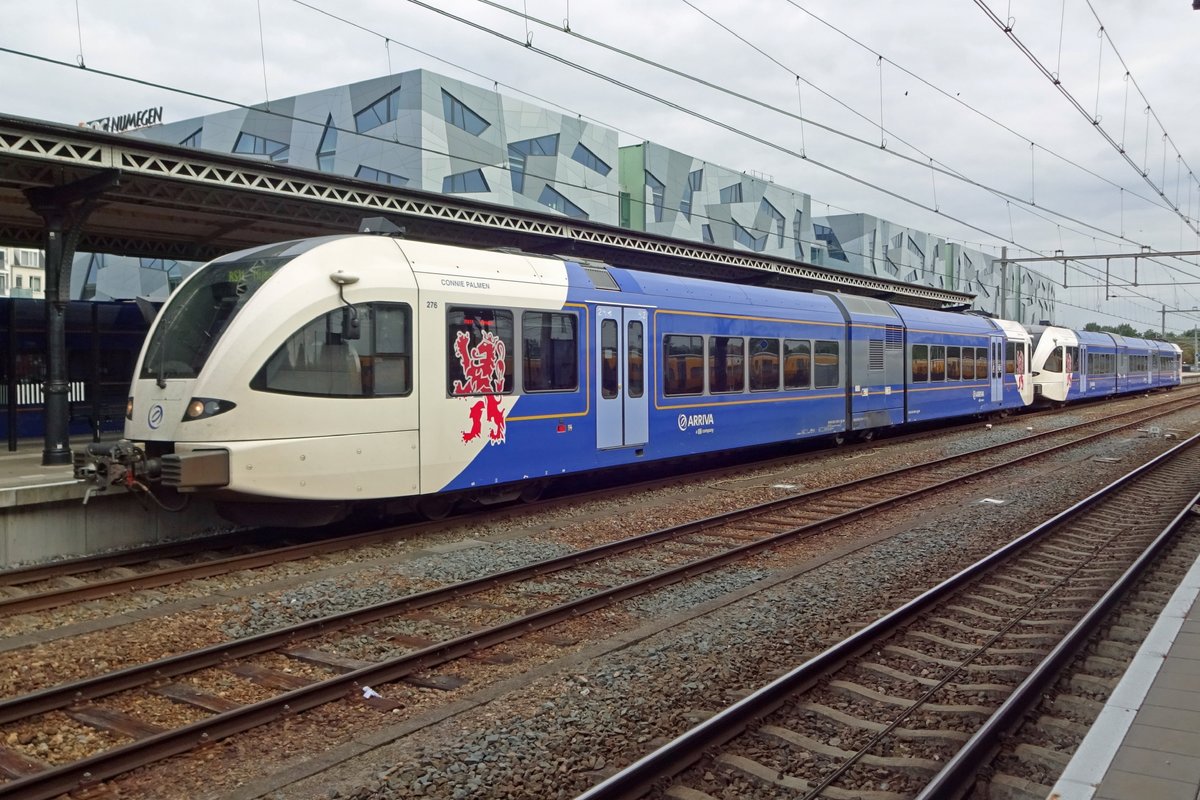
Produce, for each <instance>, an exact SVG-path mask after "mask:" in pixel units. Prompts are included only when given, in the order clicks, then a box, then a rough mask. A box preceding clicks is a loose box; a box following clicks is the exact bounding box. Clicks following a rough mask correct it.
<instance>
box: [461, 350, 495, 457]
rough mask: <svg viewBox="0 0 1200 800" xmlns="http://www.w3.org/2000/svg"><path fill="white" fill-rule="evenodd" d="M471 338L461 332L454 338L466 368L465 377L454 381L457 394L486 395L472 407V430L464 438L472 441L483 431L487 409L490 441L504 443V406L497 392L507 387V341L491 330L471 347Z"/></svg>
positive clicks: (490, 442)
mask: <svg viewBox="0 0 1200 800" xmlns="http://www.w3.org/2000/svg"><path fill="white" fill-rule="evenodd" d="M470 344H471V337H470V335H469V334H468V333H467V332H466V331H459V332H458V333H457V334H456V335H455V337H454V352H455V354H457V355H458V363H459V366H461V367H462V371H463V380H461V381H460V380H457V379H456V380H455V381H454V394H456V395H471V394H483V395H484V397H483V398H482V399H481V400H479V401H478V402H477V403H475V404H474V405H472V406H471V412H470V416H471V429H470V430H469V431H463V435H462V439H463V441H464V442H469V441H471V440H473V439H476V438H478V437H479V435H480V434H481V433H482V432H483V418H484V410H485V409H486V411H487V421H488V423H490V424H491V426H492V429H491V431H490V432H489V433H488V442H489V444H502V443H503V442H504V429H505V424H504V409H502V408H501V407H500V399H499V398H498V397H497V395H496V393H497V392H500V391H502V390H503V389H504V342H503V340H501V339H500V337H499V336H497V335H496V334H494V333H492V332H491V331H484V333H483V338H482V339H481V340H480V342H479V344H477V345H475V346H474V347H471V346H470Z"/></svg>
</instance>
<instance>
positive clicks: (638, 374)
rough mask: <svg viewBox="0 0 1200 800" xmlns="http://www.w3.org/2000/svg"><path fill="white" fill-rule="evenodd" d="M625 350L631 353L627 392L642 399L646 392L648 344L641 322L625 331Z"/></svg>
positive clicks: (631, 325)
mask: <svg viewBox="0 0 1200 800" xmlns="http://www.w3.org/2000/svg"><path fill="white" fill-rule="evenodd" d="M625 348H626V350H628V351H629V352H628V354H627V355H628V372H629V377H628V379H627V380H626V384H625V386H626V391H627V392H628V393H629V396H630V397H641V396H642V395H643V394H644V393H645V391H646V366H645V357H646V343H645V332H644V331H643V325H642V322H641V320H633V321H631V322H630V323H629V325H628V329H627V330H626V331H625Z"/></svg>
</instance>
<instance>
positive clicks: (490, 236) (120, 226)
mask: <svg viewBox="0 0 1200 800" xmlns="http://www.w3.org/2000/svg"><path fill="white" fill-rule="evenodd" d="M106 170H114V171H116V172H117V173H118V182H117V184H116V185H115V186H113V187H112V188H110V189H107V190H106V191H105V192H104V194H103V196H102V197H101V198H99V200H98V202H97V203H96V204H95V207H94V208H92V209H91V211H90V213H89V216H88V219H87V223H86V225H85V226H84V229H83V231H82V233H81V236H80V238H79V241H78V243H77V247H76V250H77V251H78V252H94V253H111V254H117V255H125V256H140V257H145V258H167V259H175V260H180V261H207V260H209V259H211V258H214V257H216V256H218V255H221V254H224V253H228V252H232V251H234V250H240V249H243V248H246V247H251V246H255V245H260V244H269V243H272V242H279V241H285V240H290V239H298V238H305V237H310V236H322V235H328V234H338V233H351V232H354V231H357V230H358V229H359V226H360V223H361V222H362V220H363V219H364V218H369V217H383V218H385V219H387V220H389V221H390V222H392V223H393V224H394V225H396V226H398V227H400V228H402V229H403V230H404V234H403V235H405V236H406V237H408V238H412V239H421V240H425V241H433V242H441V243H448V244H462V245H470V246H475V247H490V248H514V249H519V250H524V251H526V252H532V253H543V254H547V255H562V256H566V257H571V258H580V259H592V260H596V261H605V262H609V263H614V264H618V265H620V266H626V267H633V268H637V269H644V270H650V271H655V272H664V273H670V274H678V275H688V276H692V277H701V278H712V279H717V280H725V281H732V282H738V283H753V284H757V285H769V286H776V287H779V288H786V289H793V290H814V289H825V290H833V291H841V292H847V293H852V294H861V295H866V296H870V297H877V298H882V299H885V300H893V301H896V302H899V303H904V304H907V305H916V306H923V307H928V308H945V307H953V306H965V305H968V304H969V303H970V302H971V298H972V296H971V295H969V294H966V293H963V292H954V291H948V290H945V289H938V288H935V287H931V286H922V285H919V284H909V283H902V282H900V281H889V280H884V279H880V278H877V277H873V276H868V275H858V274H853V273H847V272H840V271H837V270H830V269H824V268H821V267H816V266H812V265H809V264H803V263H800V262H797V261H788V260H784V259H775V258H764V257H761V256H758V255H756V254H754V253H747V252H739V251H734V250H728V249H723V248H716V247H711V246H708V245H705V244H703V243H698V242H687V241H681V240H677V239H667V238H664V237H660V236H653V235H648V234H645V233H641V232H637V231H629V230H625V229H623V228H618V227H613V226H609V225H599V224H595V223H589V222H585V221H579V220H574V219H569V218H567V217H563V216H560V215H557V214H541V213H537V212H530V211H522V210H519V209H513V208H507V207H503V206H497V205H492V204H487V203H473V202H471V201H469V200H465V199H463V198H462V197H460V196H457V195H444V194H437V193H431V192H422V191H416V190H412V189H405V188H400V187H393V186H387V185H383V184H378V183H374V182H370V181H362V180H357V179H354V178H349V177H344V176H338V175H333V174H330V173H325V172H319V171H316V170H310V169H302V168H298V167H294V166H289V165H287V164H276V163H272V162H269V161H259V160H254V159H249V158H243V157H238V156H231V155H226V154H222V153H215V152H209V151H204V150H196V149H193V148H187V147H181V146H177V145H166V144H160V143H155V142H152V141H148V140H145V139H140V138H132V137H127V136H121V135H119V134H111V133H104V132H101V131H95V130H92V129H90V128H82V127H74V126H69V125H58V124H53V123H48V122H41V121H37V120H30V119H24V118H21V117H11V116H3V115H0V244H5V245H15V246H26V247H42V246H43V243H44V241H45V230H44V227H43V225H44V223H43V219H42V218H41V217H40V216H39V215H38V214H36V213H35V212H34V211H33V209H32V208H31V207H30V205H29V201H28V197H27V195H26V190H28V189H30V188H34V187H54V186H63V185H67V184H71V183H73V182H75V181H79V180H81V179H84V178H88V177H90V176H93V175H97V174H99V173H102V172H104V171H106Z"/></svg>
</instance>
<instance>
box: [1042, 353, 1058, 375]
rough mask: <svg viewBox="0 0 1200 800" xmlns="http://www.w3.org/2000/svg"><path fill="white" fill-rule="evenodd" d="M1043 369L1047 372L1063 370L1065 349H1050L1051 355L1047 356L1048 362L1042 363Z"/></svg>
mask: <svg viewBox="0 0 1200 800" xmlns="http://www.w3.org/2000/svg"><path fill="white" fill-rule="evenodd" d="M1042 370H1043V371H1045V372H1062V371H1063V349H1062V348H1061V347H1056V348H1054V349H1053V350H1051V351H1050V355H1048V356H1046V363H1045V364H1043V365H1042Z"/></svg>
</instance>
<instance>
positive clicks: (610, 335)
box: [600, 319, 621, 400]
mask: <svg viewBox="0 0 1200 800" xmlns="http://www.w3.org/2000/svg"><path fill="white" fill-rule="evenodd" d="M618 355H619V354H618V353H617V321H616V320H615V319H604V320H601V321H600V396H601V397H603V398H605V399H606V400H611V399H612V398H614V397H616V396H617V384H618V383H619V382H620V377H619V376H620V374H621V371H620V366H619V365H618V361H619V359H618Z"/></svg>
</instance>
